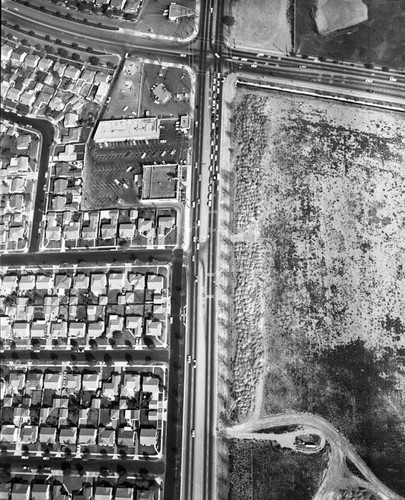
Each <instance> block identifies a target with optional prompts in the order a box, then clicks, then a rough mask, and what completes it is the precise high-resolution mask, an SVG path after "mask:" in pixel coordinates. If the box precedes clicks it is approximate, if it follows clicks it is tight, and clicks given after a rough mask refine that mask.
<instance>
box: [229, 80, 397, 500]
mask: <svg viewBox="0 0 405 500" xmlns="http://www.w3.org/2000/svg"><path fill="white" fill-rule="evenodd" d="M234 110H235V112H234V116H233V131H232V134H231V137H233V144H231V151H232V162H233V168H234V170H233V176H234V181H233V182H234V188H233V189H232V190H231V191H230V193H229V196H230V202H229V207H228V208H229V209H230V210H231V217H232V220H231V228H230V229H231V231H230V233H229V234H228V237H225V236H223V241H222V247H223V248H224V249H225V248H227V250H228V252H229V254H228V255H227V257H226V258H227V259H228V262H231V266H232V268H231V275H230V276H231V280H230V281H231V283H232V289H231V293H232V299H233V308H232V310H230V311H229V325H230V331H231V337H232V338H231V339H230V340H232V342H233V346H234V355H233V358H232V360H231V368H230V370H231V373H230V378H231V396H232V405H233V406H232V408H233V414H232V415H231V418H233V419H235V420H239V421H240V420H243V419H246V418H249V416H250V415H251V414H252V412H253V411H256V415H257V414H258V413H259V414H260V413H262V414H264V413H266V414H269V413H277V412H284V411H310V412H313V413H316V414H319V415H321V416H323V417H325V418H327V419H328V420H329V421H330V422H331V423H332V424H334V425H335V426H336V427H337V428H338V429H339V430H341V431H342V432H343V433H344V434H345V435H346V436H347V437H348V438H349V439H350V440H351V441H352V442H353V444H354V445H355V446H356V448H357V450H358V451H359V452H360V454H361V455H362V456H363V458H364V459H365V460H366V461H367V463H368V464H369V465H370V467H371V468H372V469H373V472H374V473H376V474H377V476H379V478H380V479H381V480H383V481H385V482H386V483H387V485H388V486H390V487H391V488H392V489H394V490H396V491H398V493H401V494H405V480H404V478H403V474H402V471H403V470H402V464H403V463H405V452H404V449H405V422H404V418H403V416H404V414H405V399H404V397H403V395H404V375H403V373H404V370H403V369H404V362H403V359H404V358H403V354H404V352H405V331H404V325H405V273H404V268H403V266H404V255H405V225H404V220H405V180H404V176H405V148H404V141H405V120H404V117H403V116H401V115H399V114H398V115H395V114H393V113H390V112H384V111H379V110H372V109H371V108H370V109H366V108H361V107H354V106H348V105H345V104H342V103H333V102H325V101H320V100H319V101H317V100H315V99H312V98H307V97H302V96H286V95H283V96H282V97H281V96H280V95H276V94H272V93H260V92H257V93H254V92H251V91H247V90H241V89H240V90H239V91H238V93H237V96H236V100H235V102H234ZM224 255H225V254H224ZM370 429H372V432H370Z"/></svg>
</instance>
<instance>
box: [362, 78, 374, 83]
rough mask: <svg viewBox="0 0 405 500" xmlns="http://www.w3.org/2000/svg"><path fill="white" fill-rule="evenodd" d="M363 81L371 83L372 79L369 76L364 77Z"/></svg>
mask: <svg viewBox="0 0 405 500" xmlns="http://www.w3.org/2000/svg"><path fill="white" fill-rule="evenodd" d="M364 81H365V82H366V83H373V80H372V79H371V78H366V79H365V80H364Z"/></svg>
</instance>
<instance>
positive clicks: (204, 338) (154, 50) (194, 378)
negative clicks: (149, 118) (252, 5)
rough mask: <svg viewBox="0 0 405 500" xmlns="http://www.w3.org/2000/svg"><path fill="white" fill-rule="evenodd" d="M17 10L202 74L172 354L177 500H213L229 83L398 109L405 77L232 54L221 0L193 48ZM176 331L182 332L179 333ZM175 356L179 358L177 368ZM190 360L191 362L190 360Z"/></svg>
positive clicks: (15, 20) (13, 19) (161, 254)
mask: <svg viewBox="0 0 405 500" xmlns="http://www.w3.org/2000/svg"><path fill="white" fill-rule="evenodd" d="M13 6H14V2H12V1H11V0H6V1H5V2H4V5H3V8H4V17H5V19H6V21H7V22H8V23H11V25H13V24H18V25H19V26H20V28H21V29H27V30H28V29H29V30H34V31H35V33H41V34H42V35H44V36H45V35H48V36H50V37H51V38H53V39H56V38H61V39H62V40H64V41H66V42H68V43H72V42H75V43H78V44H79V45H80V46H83V47H86V46H87V45H89V43H91V45H92V47H93V49H94V50H99V51H104V52H105V51H106V49H108V51H112V52H114V53H117V54H119V55H121V56H125V55H126V54H127V55H136V56H139V57H143V58H150V59H153V58H154V57H155V58H158V59H159V60H160V59H161V60H164V61H165V62H168V63H179V64H185V65H188V66H189V67H190V68H191V69H192V70H193V71H194V72H195V74H196V89H195V95H196V102H195V108H196V110H195V120H194V131H193V161H192V168H191V182H192V185H191V200H190V202H191V210H190V221H189V227H190V231H191V235H190V247H189V248H187V249H184V251H185V254H186V256H187V257H188V266H187V270H186V283H187V298H186V304H187V324H186V332H185V333H186V337H185V352H184V353H183V354H184V356H182V354H181V353H180V352H177V351H176V353H175V354H176V356H179V358H180V359H183V358H184V400H183V405H182V408H180V409H179V410H178V411H180V412H181V410H182V411H183V419H182V431H181V434H182V437H181V442H182V445H181V447H182V464H181V474H180V483H181V484H180V489H181V492H180V498H182V499H186V500H200V499H201V500H202V499H211V498H215V496H216V467H215V464H216V444H215V443H216V385H217V384H216V372H217V370H216V305H215V304H216V282H215V276H216V272H217V259H216V255H217V245H218V242H217V213H218V203H219V201H218V194H219V191H218V185H219V181H220V150H221V149H220V134H221V114H222V104H223V102H222V95H221V91H222V80H223V77H224V76H225V75H226V74H228V73H232V72H241V73H243V74H244V75H252V76H255V77H257V76H259V75H260V76H261V75H264V76H267V77H269V78H271V79H274V80H277V79H278V80H279V81H282V82H283V83H287V82H288V83H293V85H294V86H295V87H293V88H297V87H298V88H300V89H316V87H319V86H321V85H322V86H324V87H325V88H326V89H329V94H330V95H332V96H334V93H339V94H342V95H344V96H347V97H348V98H349V97H350V94H351V93H353V92H360V93H361V95H362V96H363V98H364V99H366V98H368V101H370V102H371V101H374V100H377V101H379V102H380V103H381V105H387V106H388V105H389V103H395V104H396V105H397V106H400V107H401V108H402V109H405V99H403V98H401V97H400V95H401V94H402V95H405V76H404V75H403V74H400V73H397V72H389V73H388V72H386V71H383V70H381V69H367V68H364V67H362V66H359V65H347V64H334V63H332V62H328V61H325V62H322V61H319V60H315V59H314V58H311V59H303V58H301V57H292V56H290V55H286V54H282V55H280V53H275V52H273V53H270V52H269V53H266V54H262V53H261V54H257V53H255V52H252V51H249V50H245V49H238V48H235V47H232V46H229V45H227V44H226V43H224V36H223V33H222V16H223V9H224V1H223V0H218V1H214V0H202V1H201V5H200V9H201V17H200V25H199V29H198V33H197V34H196V35H195V36H194V37H193V39H190V40H187V41H181V40H177V41H174V40H160V39H159V38H157V37H153V38H151V37H149V38H147V36H145V37H142V38H139V36H138V35H139V34H135V33H133V34H131V32H130V30H128V29H127V28H125V29H118V30H106V29H103V28H102V27H94V26H88V25H86V24H81V23H80V22H76V21H72V20H67V19H63V18H59V17H55V16H53V15H52V14H48V13H43V12H40V11H39V10H35V9H33V8H31V7H30V6H29V5H23V4H19V7H18V9H19V10H18V11H16V10H15V9H14V7H13ZM61 10H63V8H61ZM184 56H185V57H184ZM290 87H291V85H290ZM36 208H38V209H39V208H40V207H36ZM37 217H39V215H37ZM32 250H35V248H32ZM103 254H105V255H104V257H106V256H107V253H106V252H103V251H99V252H97V251H94V252H92V253H91V254H89V253H86V259H88V260H89V261H91V259H97V258H100V259H102V258H103ZM79 257H80V258H82V256H81V254H76V255H74V256H72V254H69V255H68V254H65V255H63V256H62V257H61V256H60V255H52V256H50V255H47V256H46V262H47V263H51V262H53V261H55V262H58V261H60V259H61V258H62V259H63V261H66V262H69V263H74V262H77V259H78V258H79ZM177 257H179V256H177ZM31 258H32V262H33V263H37V264H38V265H39V264H40V263H44V262H45V261H44V258H45V257H44V256H43V255H41V254H33V255H32V256H31ZM114 258H115V259H116V260H117V261H118V262H124V261H125V260H128V259H138V258H140V259H147V258H153V259H156V260H158V261H159V260H162V261H164V260H170V259H171V255H170V252H169V251H167V250H156V251H153V252H151V251H147V250H141V251H135V250H131V251H117V252H114ZM2 260H3V265H18V263H19V262H21V263H22V262H23V261H24V259H23V256H8V257H5V258H3V259H2ZM180 261H181V259H180V260H179V262H180ZM184 305H185V304H181V305H180V306H179V307H184ZM179 314H180V312H179ZM177 320H178V318H177ZM177 327H178V328H180V327H179V325H178V326H177ZM172 355H173V353H171V356H170V359H171V360H172V359H173V357H172ZM59 356H60V354H59ZM188 356H190V358H189V359H190V361H191V362H188V360H187V358H188ZM194 360H195V362H194ZM159 361H163V359H159ZM164 361H166V359H165V360H164ZM177 382H178V381H177V379H176V383H177ZM171 411H174V408H172V410H171ZM176 411H177V410H176ZM169 412H170V407H169ZM174 441H175V440H174ZM179 441H180V440H177V442H179ZM167 498H169V497H168V496H167Z"/></svg>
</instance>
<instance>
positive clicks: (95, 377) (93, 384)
mask: <svg viewBox="0 0 405 500" xmlns="http://www.w3.org/2000/svg"><path fill="white" fill-rule="evenodd" d="M99 377H100V375H99V374H98V373H83V376H82V389H83V391H91V392H95V391H96V390H97V389H98V384H99Z"/></svg>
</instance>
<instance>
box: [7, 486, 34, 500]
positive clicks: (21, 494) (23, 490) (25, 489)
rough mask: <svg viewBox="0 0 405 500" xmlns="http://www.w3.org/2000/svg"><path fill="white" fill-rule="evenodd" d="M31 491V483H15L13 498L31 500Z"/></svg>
mask: <svg viewBox="0 0 405 500" xmlns="http://www.w3.org/2000/svg"><path fill="white" fill-rule="evenodd" d="M30 492H31V484H30V483H13V489H12V490H11V500H29V499H30Z"/></svg>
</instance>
